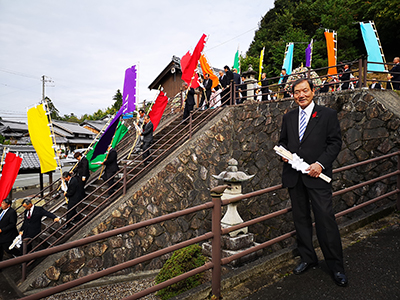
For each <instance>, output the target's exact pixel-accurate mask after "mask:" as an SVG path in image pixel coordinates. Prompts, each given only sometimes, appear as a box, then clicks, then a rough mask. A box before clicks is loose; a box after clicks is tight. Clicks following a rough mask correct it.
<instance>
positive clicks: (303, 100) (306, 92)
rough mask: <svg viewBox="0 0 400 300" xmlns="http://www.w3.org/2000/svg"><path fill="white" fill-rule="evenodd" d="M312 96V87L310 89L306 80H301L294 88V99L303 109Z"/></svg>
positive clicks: (308, 103)
mask: <svg viewBox="0 0 400 300" xmlns="http://www.w3.org/2000/svg"><path fill="white" fill-rule="evenodd" d="M313 98H314V89H313V90H311V89H310V86H309V85H308V82H307V81H302V82H300V83H299V84H298V85H296V86H295V88H294V100H295V101H296V103H297V104H298V105H299V106H300V107H301V109H305V108H306V107H307V106H308V105H310V103H311V102H312V100H313Z"/></svg>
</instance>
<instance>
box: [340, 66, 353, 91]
mask: <svg viewBox="0 0 400 300" xmlns="http://www.w3.org/2000/svg"><path fill="white" fill-rule="evenodd" d="M350 74H351V71H350V68H349V69H347V70H346V71H344V72H343V74H342V75H341V76H340V81H347V82H343V83H342V90H347V89H348V88H349V85H350V82H349V80H350Z"/></svg>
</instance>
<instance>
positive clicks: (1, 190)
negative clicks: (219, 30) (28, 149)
mask: <svg viewBox="0 0 400 300" xmlns="http://www.w3.org/2000/svg"><path fill="white" fill-rule="evenodd" d="M21 163H22V158H21V157H19V156H17V155H16V154H14V153H10V152H8V153H7V156H6V159H5V164H4V167H3V171H2V173H1V178H0V203H1V202H3V200H4V199H6V198H7V196H8V194H9V193H10V191H11V189H12V187H13V185H14V182H15V179H16V178H17V175H18V172H19V168H20V167H21Z"/></svg>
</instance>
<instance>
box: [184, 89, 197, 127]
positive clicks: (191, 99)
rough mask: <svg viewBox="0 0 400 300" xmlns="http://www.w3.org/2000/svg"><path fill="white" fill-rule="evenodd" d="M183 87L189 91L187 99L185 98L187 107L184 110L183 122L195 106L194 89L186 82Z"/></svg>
mask: <svg viewBox="0 0 400 300" xmlns="http://www.w3.org/2000/svg"><path fill="white" fill-rule="evenodd" d="M182 89H183V90H184V91H185V92H186V93H187V95H186V99H185V109H184V111H183V120H182V121H183V122H187V118H188V117H189V116H190V112H191V111H192V110H193V108H194V103H195V102H194V89H193V88H192V87H191V88H190V89H189V86H188V84H187V83H186V82H184V83H183V84H182Z"/></svg>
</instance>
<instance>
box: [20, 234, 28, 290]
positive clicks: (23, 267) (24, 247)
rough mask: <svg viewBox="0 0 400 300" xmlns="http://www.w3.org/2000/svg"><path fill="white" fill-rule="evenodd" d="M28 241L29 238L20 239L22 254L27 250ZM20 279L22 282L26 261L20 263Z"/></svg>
mask: <svg viewBox="0 0 400 300" xmlns="http://www.w3.org/2000/svg"><path fill="white" fill-rule="evenodd" d="M28 241H29V239H23V240H22V255H26V253H27V252H28ZM21 273H22V274H21V277H22V278H21V281H22V282H24V281H25V279H26V262H24V263H22V265H21Z"/></svg>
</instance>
